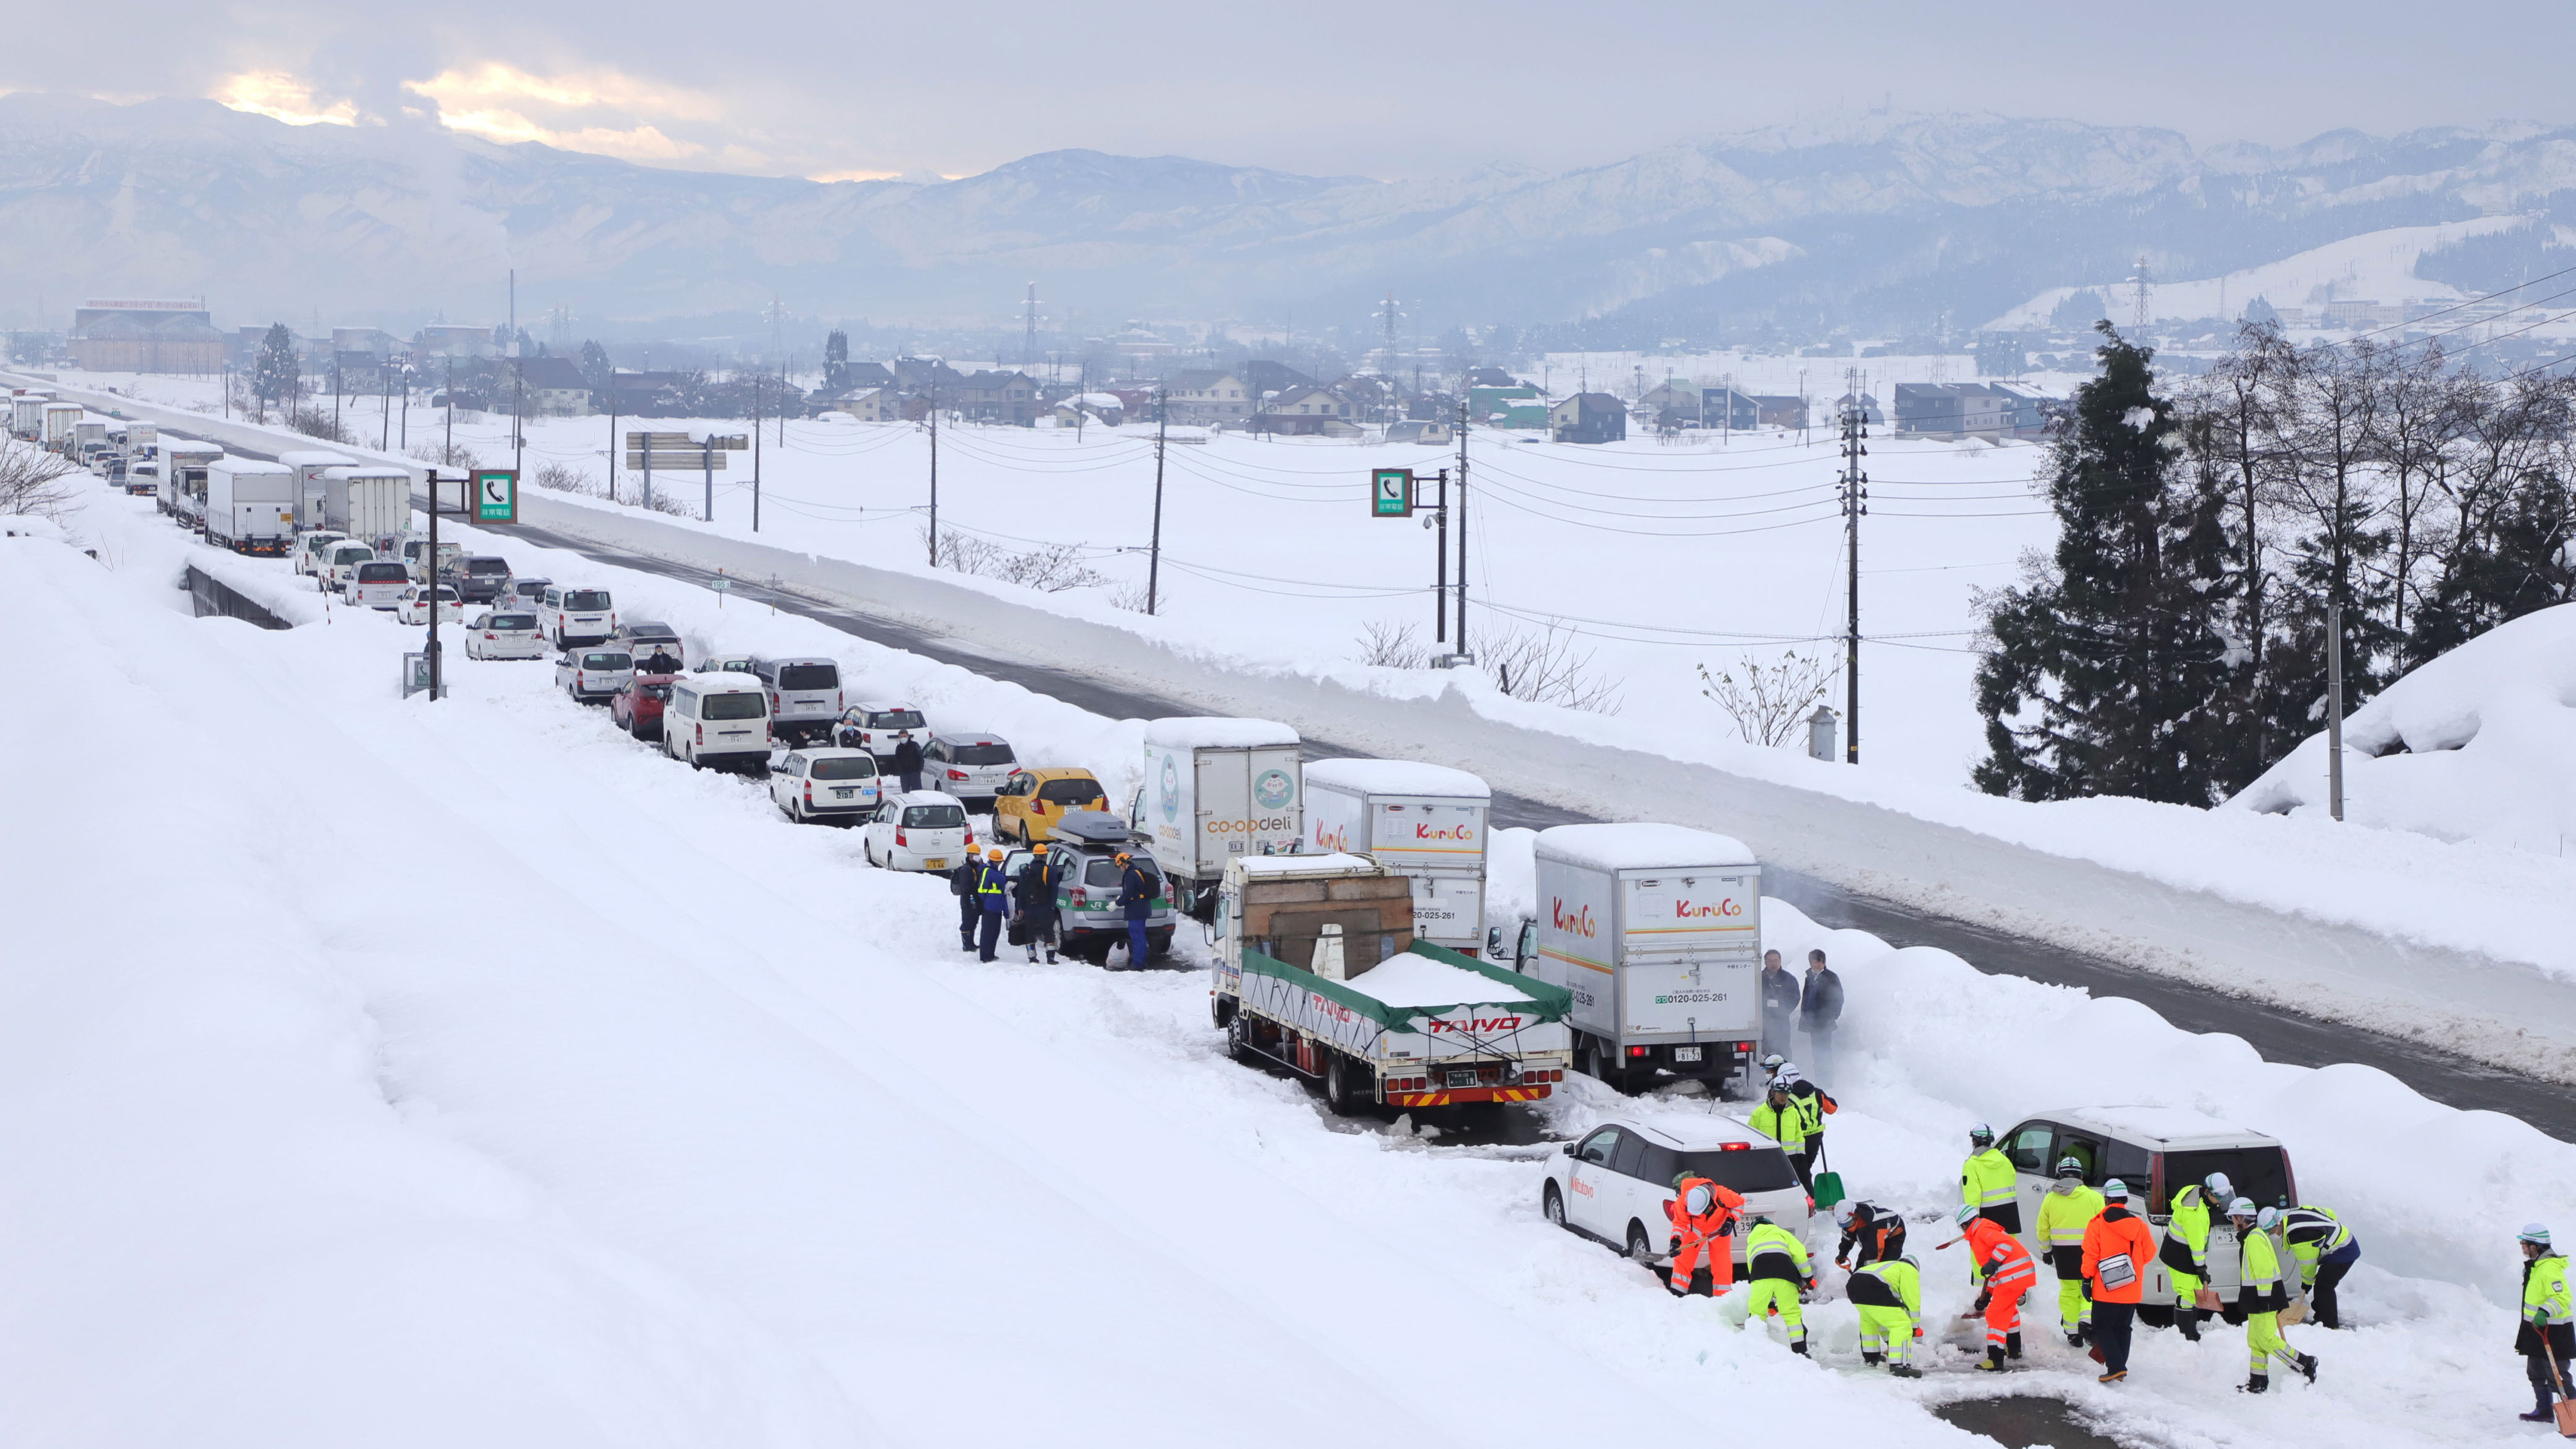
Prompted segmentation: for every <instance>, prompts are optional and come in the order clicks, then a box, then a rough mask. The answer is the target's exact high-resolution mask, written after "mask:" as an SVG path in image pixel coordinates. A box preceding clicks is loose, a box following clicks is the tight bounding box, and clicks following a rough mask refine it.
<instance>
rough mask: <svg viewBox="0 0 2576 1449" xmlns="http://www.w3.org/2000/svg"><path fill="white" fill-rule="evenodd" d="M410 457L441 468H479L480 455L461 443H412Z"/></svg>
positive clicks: (481, 463)
mask: <svg viewBox="0 0 2576 1449" xmlns="http://www.w3.org/2000/svg"><path fill="white" fill-rule="evenodd" d="M411 456H412V457H414V458H418V459H419V460H420V461H422V462H424V463H430V464H434V465H436V466H438V467H441V468H480V467H482V466H483V458H482V455H481V454H479V453H476V452H475V451H474V450H473V449H472V448H469V447H467V446H466V445H465V444H463V443H444V444H442V443H414V444H412V445H411Z"/></svg>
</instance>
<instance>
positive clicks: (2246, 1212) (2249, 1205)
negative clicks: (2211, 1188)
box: [2227, 1197, 2255, 1218]
mask: <svg viewBox="0 0 2576 1449" xmlns="http://www.w3.org/2000/svg"><path fill="white" fill-rule="evenodd" d="M2227 1215H2228V1216H2229V1217H2231V1218H2250V1217H2253V1216H2254V1215H2255V1212H2254V1199H2252V1198H2250V1197H2240V1198H2238V1199H2237V1200H2236V1201H2234V1202H2231V1203H2229V1204H2228V1205H2227Z"/></svg>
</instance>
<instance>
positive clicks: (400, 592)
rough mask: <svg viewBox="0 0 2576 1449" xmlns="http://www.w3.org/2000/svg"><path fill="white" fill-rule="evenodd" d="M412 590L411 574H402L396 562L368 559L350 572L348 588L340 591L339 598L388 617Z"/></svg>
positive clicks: (384, 559) (399, 564)
mask: <svg viewBox="0 0 2576 1449" xmlns="http://www.w3.org/2000/svg"><path fill="white" fill-rule="evenodd" d="M411 589H412V582H411V575H410V574H408V573H405V572H404V571H403V566H402V564H401V562H400V561H399V560H396V559H389V558H369V559H366V560H364V561H363V562H360V563H358V564H357V565H355V566H354V567H352V568H351V569H350V570H349V583H348V587H346V588H344V589H342V590H340V597H342V598H344V599H347V600H348V601H349V603H350V605H351V606H352V607H356V608H367V609H381V610H383V611H384V612H386V613H388V614H390V613H392V612H393V611H394V610H396V609H399V608H401V607H402V601H403V596H404V595H406V594H408V593H410V592H411Z"/></svg>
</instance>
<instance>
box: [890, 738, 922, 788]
mask: <svg viewBox="0 0 2576 1449" xmlns="http://www.w3.org/2000/svg"><path fill="white" fill-rule="evenodd" d="M894 772H895V774H896V775H898V776H900V777H902V780H903V788H904V790H905V791H906V792H907V793H909V792H911V791H914V790H918V789H920V788H921V746H919V745H916V744H914V743H913V742H912V740H911V739H910V738H909V737H906V738H905V739H904V741H903V743H901V744H899V745H896V746H895V747H894Z"/></svg>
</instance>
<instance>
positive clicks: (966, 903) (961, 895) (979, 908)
mask: <svg viewBox="0 0 2576 1449" xmlns="http://www.w3.org/2000/svg"><path fill="white" fill-rule="evenodd" d="M983 876H984V862H983V861H981V860H978V859H976V857H975V848H974V847H973V846H971V845H970V846H968V847H966V858H965V859H964V860H961V861H959V862H957V864H956V866H955V867H954V868H953V869H951V870H950V871H949V872H948V893H949V894H950V895H953V896H955V897H957V945H958V949H960V950H964V951H972V950H974V949H975V932H976V929H977V928H978V927H980V926H981V925H982V924H983V922H984V907H983V905H982V903H981V902H979V901H977V900H976V898H975V883H976V882H977V881H979V880H981V879H983Z"/></svg>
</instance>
